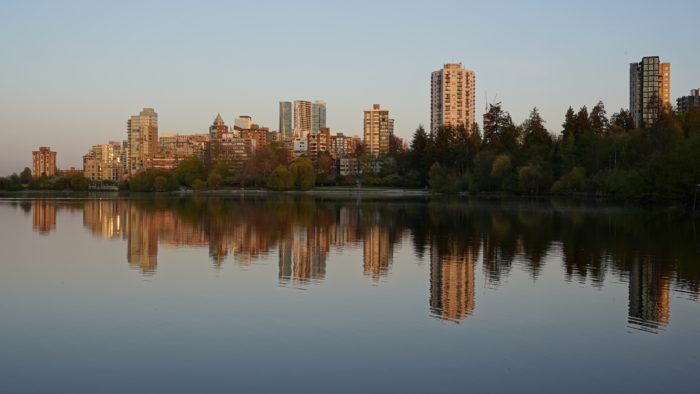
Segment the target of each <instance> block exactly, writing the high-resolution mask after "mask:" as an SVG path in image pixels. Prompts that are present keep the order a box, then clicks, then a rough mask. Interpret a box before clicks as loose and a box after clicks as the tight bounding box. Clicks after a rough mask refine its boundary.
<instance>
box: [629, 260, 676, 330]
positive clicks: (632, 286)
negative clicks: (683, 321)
mask: <svg viewBox="0 0 700 394" xmlns="http://www.w3.org/2000/svg"><path fill="white" fill-rule="evenodd" d="M669 301H670V289H669V278H668V276H666V275H664V274H663V273H662V272H661V271H660V269H659V265H658V264H657V263H655V262H654V261H652V260H651V259H649V258H642V259H635V261H634V262H633V263H632V266H631V267H630V272H629V317H628V322H629V323H630V324H631V325H632V326H634V327H635V328H639V329H641V330H645V331H654V330H656V329H658V328H659V327H660V326H665V325H667V324H668V322H669V318H670V307H669Z"/></svg>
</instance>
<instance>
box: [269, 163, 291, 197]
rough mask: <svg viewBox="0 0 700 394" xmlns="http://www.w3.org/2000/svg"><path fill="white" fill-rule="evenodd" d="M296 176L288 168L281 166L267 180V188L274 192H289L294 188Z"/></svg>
mask: <svg viewBox="0 0 700 394" xmlns="http://www.w3.org/2000/svg"><path fill="white" fill-rule="evenodd" d="M294 181H295V178H294V174H292V173H291V172H290V171H289V170H288V169H287V167H286V166H283V165H279V166H277V167H276V168H275V169H274V170H273V171H272V174H270V176H269V177H268V178H267V187H268V188H270V189H273V190H277V191H282V190H289V189H291V188H293V187H294Z"/></svg>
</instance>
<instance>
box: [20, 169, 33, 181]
mask: <svg viewBox="0 0 700 394" xmlns="http://www.w3.org/2000/svg"><path fill="white" fill-rule="evenodd" d="M19 180H20V182H21V183H22V184H23V185H27V184H29V183H30V182H31V181H32V170H30V169H29V167H24V170H22V172H21V173H20V174H19Z"/></svg>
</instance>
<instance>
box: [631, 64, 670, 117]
mask: <svg viewBox="0 0 700 394" xmlns="http://www.w3.org/2000/svg"><path fill="white" fill-rule="evenodd" d="M670 86H671V64H670V63H661V62H660V60H659V57H658V56H647V57H644V58H642V61H641V62H639V63H630V113H631V115H632V119H633V120H634V124H635V125H636V126H637V127H648V126H651V125H653V124H654V123H655V122H656V121H657V120H658V119H659V113H660V112H661V110H662V109H663V108H665V107H670V105H671V87H670Z"/></svg>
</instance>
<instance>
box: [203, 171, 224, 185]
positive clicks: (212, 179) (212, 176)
mask: <svg viewBox="0 0 700 394" xmlns="http://www.w3.org/2000/svg"><path fill="white" fill-rule="evenodd" d="M223 183H224V178H223V177H222V176H221V174H219V173H218V172H214V171H212V172H210V173H209V176H208V177H207V186H209V188H210V189H218V188H220V187H221V185H222V184H223Z"/></svg>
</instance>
